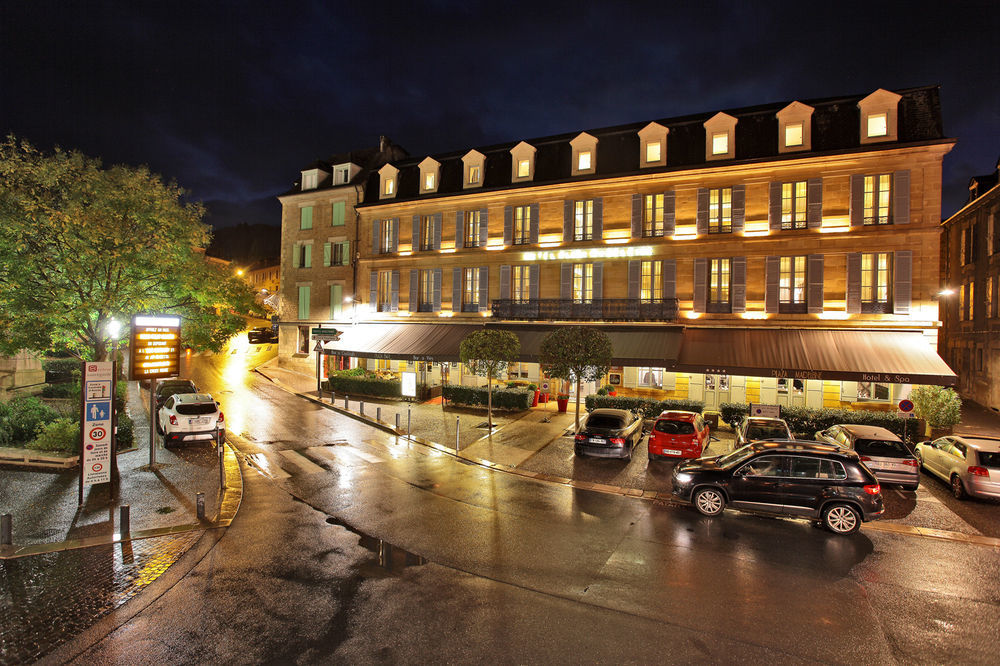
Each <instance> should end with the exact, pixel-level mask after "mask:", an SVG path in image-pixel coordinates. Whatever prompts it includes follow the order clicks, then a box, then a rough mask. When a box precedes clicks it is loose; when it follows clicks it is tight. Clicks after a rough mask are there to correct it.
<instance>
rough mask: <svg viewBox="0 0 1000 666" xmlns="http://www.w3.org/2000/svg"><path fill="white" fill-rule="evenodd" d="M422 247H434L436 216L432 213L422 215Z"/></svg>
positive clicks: (424, 248)
mask: <svg viewBox="0 0 1000 666" xmlns="http://www.w3.org/2000/svg"><path fill="white" fill-rule="evenodd" d="M420 249H421V250H433V249H434V218H433V217H432V216H430V215H421V216H420Z"/></svg>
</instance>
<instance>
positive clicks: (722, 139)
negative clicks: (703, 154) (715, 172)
mask: <svg viewBox="0 0 1000 666" xmlns="http://www.w3.org/2000/svg"><path fill="white" fill-rule="evenodd" d="M728 152H729V133H728V132H715V133H714V134H712V154H713V155H725V154H726V153H728Z"/></svg>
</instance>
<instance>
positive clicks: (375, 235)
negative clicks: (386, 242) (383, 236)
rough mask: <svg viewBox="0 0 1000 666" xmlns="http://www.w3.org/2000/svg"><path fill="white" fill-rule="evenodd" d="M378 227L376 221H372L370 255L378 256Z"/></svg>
mask: <svg viewBox="0 0 1000 666" xmlns="http://www.w3.org/2000/svg"><path fill="white" fill-rule="evenodd" d="M379 229H380V226H379V221H378V220H372V254H378V246H379V242H378V232H379Z"/></svg>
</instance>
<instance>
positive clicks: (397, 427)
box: [396, 412, 399, 430]
mask: <svg viewBox="0 0 1000 666" xmlns="http://www.w3.org/2000/svg"><path fill="white" fill-rule="evenodd" d="M396 430H399V412H396Z"/></svg>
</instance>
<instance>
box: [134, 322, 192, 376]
mask: <svg viewBox="0 0 1000 666" xmlns="http://www.w3.org/2000/svg"><path fill="white" fill-rule="evenodd" d="M131 338H132V340H131V342H132V344H131V350H132V362H131V363H130V364H129V368H130V370H129V379H132V380H137V379H160V378H162V377H176V376H177V375H178V373H179V372H180V367H181V355H180V350H181V320H180V317H169V316H161V315H135V316H134V317H132V336H131Z"/></svg>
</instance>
